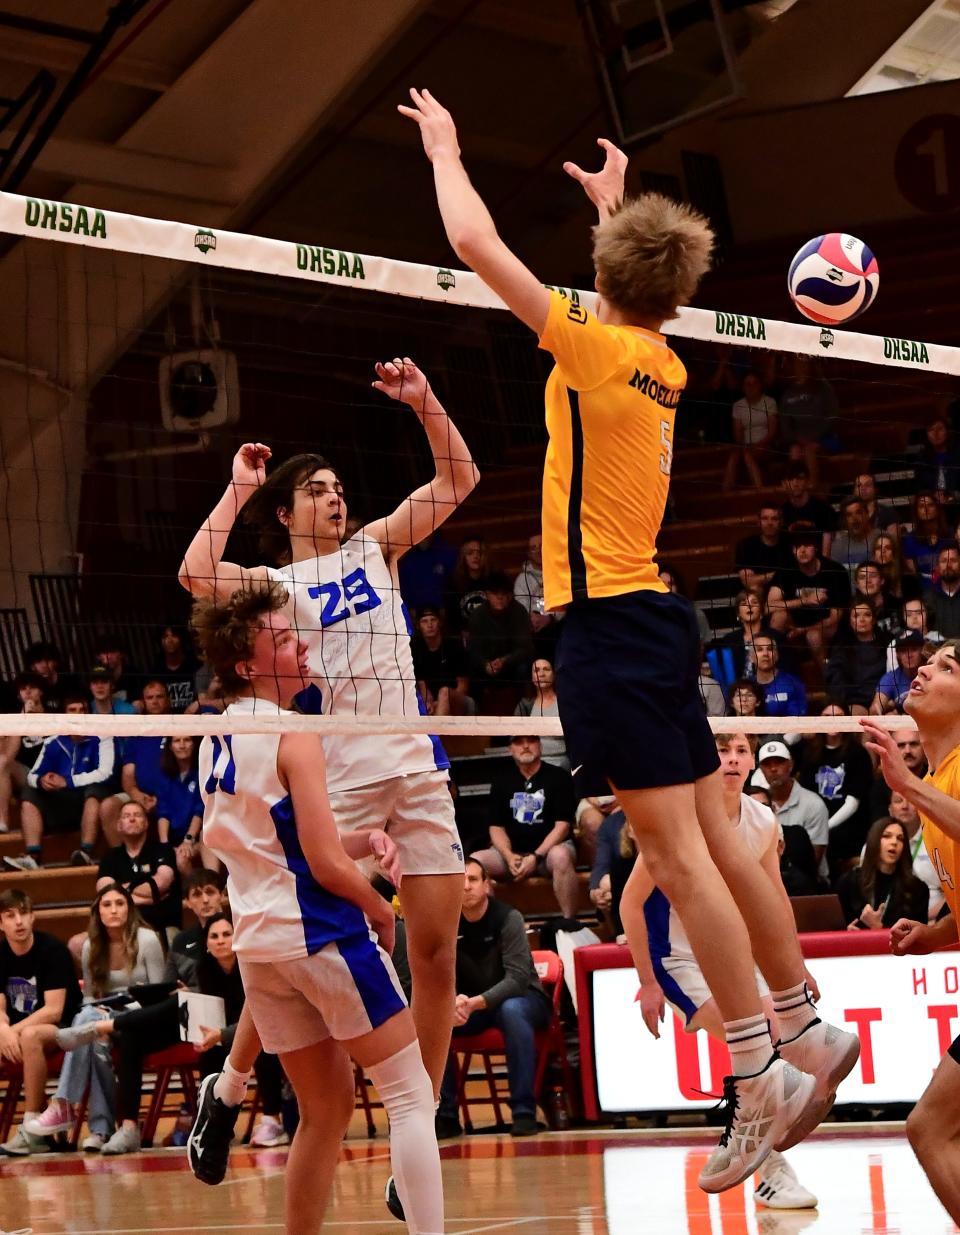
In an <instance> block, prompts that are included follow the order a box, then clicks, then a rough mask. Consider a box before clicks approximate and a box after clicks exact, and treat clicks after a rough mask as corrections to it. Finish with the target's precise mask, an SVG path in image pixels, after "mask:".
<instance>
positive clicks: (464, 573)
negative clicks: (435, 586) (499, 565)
mask: <svg viewBox="0 0 960 1235" xmlns="http://www.w3.org/2000/svg"><path fill="white" fill-rule="evenodd" d="M467 545H479V547H480V574H479V575H477V576H476V577H474V576H473V575H471V574H470V570H469V568H468V566H467ZM489 570H490V553H489V550H488V549H487V546H486V542H485V541H483V540H481V539H480V537H479V536H468V537H467V538H466V540H462V541H461V542H460V548H459V549H458V550H457V564H456V565H455V566H454V568H453V573H452V574H451V576H450V582H451V584H452V585H453V590H454V591H456V592H465V591H467V589H468V588H470V587H472V586H474V585H476V584H477V583H481V582H482V581H483V580H484V579H485V578H486V575H487V572H488V571H489Z"/></svg>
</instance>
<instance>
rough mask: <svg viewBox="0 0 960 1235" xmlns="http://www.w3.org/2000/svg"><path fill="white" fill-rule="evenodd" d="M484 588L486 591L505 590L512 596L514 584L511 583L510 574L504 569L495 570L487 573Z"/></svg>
mask: <svg viewBox="0 0 960 1235" xmlns="http://www.w3.org/2000/svg"><path fill="white" fill-rule="evenodd" d="M483 590H484V591H485V592H504V593H508V594H509V595H510V596H512V595H513V585H512V584H511V583H510V576H509V575H506V574H504V572H503V571H502V570H495V571H493V572H492V573H491V574H489V575H487V578H486V581H485V582H484V585H483Z"/></svg>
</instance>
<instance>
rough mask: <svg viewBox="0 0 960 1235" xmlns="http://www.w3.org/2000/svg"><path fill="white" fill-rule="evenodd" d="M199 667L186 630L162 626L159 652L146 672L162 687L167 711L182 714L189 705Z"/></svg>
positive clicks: (192, 698) (179, 627) (193, 694)
mask: <svg viewBox="0 0 960 1235" xmlns="http://www.w3.org/2000/svg"><path fill="white" fill-rule="evenodd" d="M199 668H200V662H199V661H198V660H197V658H196V655H195V654H194V651H193V647H192V646H191V643H190V635H189V633H188V632H187V630H186V629H185V628H184V627H182V626H164V628H163V630H162V631H161V632H160V653H159V655H158V656H157V659H156V660H155V661H154V662H153V667H152V668H151V670H150V673H151V676H152V677H153V678H154V679H155V680H156V681H158V682H163V684H164V685H165V686H166V688H167V694H168V695H169V697H170V711H171V712H174V713H179V712H183V711H185V710H186V708H187V706H188V705H189V704H191V703H192V702H193V700H194V698H195V697H196V692H195V690H194V678H195V677H196V673H197V670H198V669H199Z"/></svg>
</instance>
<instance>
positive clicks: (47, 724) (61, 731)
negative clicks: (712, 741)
mask: <svg viewBox="0 0 960 1235" xmlns="http://www.w3.org/2000/svg"><path fill="white" fill-rule="evenodd" d="M872 719H874V720H876V721H878V722H879V723H880V724H881V725H883V726H884V728H886V729H910V730H913V729H915V728H916V725H915V724H914V722H913V721H912V720H911V719H910V717H909V716H883V717H873V718H872ZM709 720H710V727H711V729H713V731H714V733H731V732H737V733H758V734H763V733H825V732H827V730H828V729H829V731H830V732H831V733H860V732H861V729H860V721H859V719H858V718H857V717H856V716H831V717H830V718H829V721H827V720H826V719H825V718H824V717H822V716H750V717H746V716H711V717H710V718H709ZM215 733H217V734H220V733H321V734H323V733H341V734H354V735H359V734H379V733H433V734H438V735H439V736H440V737H452V736H460V737H500V738H503V737H511V736H512V735H514V734H521V733H526V734H533V735H534V736H539V737H544V738H546V737H562V736H563V730H562V729H561V727H560V721H559V720H557V719H556V718H554V717H546V716H544V717H539V716H416V717H412V716H411V717H407V716H301V715H300V714H299V713H297V712H288V713H285V714H284V715H282V716H278V715H277V714H276V712H273V713H269V712H266V713H264V715H262V716H257V715H256V714H254V715H252V716H251V715H246V716H222V715H221V716H209V715H208V716H88V715H73V714H67V715H64V714H63V713H59V712H50V713H46V714H43V715H0V736H3V737H8V736H10V735H13V736H16V737H52V736H63V737H66V736H69V735H70V734H93V735H95V736H97V737H120V738H130V737H167V736H170V737H175V736H176V735H177V734H193V735H196V736H202V735H205V734H215Z"/></svg>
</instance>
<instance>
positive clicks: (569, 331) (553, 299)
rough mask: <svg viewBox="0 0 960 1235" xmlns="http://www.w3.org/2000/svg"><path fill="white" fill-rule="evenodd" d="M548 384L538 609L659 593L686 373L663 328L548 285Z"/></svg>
mask: <svg viewBox="0 0 960 1235" xmlns="http://www.w3.org/2000/svg"><path fill="white" fill-rule="evenodd" d="M540 346H541V347H542V348H543V349H544V351H547V352H550V353H552V355H553V357H554V359H555V360H556V362H557V363H556V366H555V367H554V370H553V372H552V373H551V374H550V377H549V378H548V380H547V387H546V392H545V398H546V412H547V433H548V434H549V437H550V441H549V445H548V446H547V457H546V461H545V464H544V475H543V588H544V607H545V608H547V609H557V608H560V607H561V606H563V605H566V604H569V603H570V602H571V601H572V600H581V599H585V598H588V597H590V598H594V597H598V596H621V595H624V594H625V593H628V592H636V591H641V590H643V589H649V590H652V591H657V592H665V591H666V588H665V587H664V585H663V584H662V583H661V582H660V572H659V571H658V569H657V564H656V561H655V555H656V541H657V534H658V533H659V531H660V524H661V521H662V519H663V511H664V507H665V505H666V501H667V490H668V488H669V486H670V467H671V464H672V462H673V422H674V417H675V413H676V406H677V403H678V401H679V399H680V392H681V391H682V390H683V387H684V385H685V383H686V380H687V373H686V370H685V369H684V367H683V365H682V364H681V362H680V360H679V359H678V358H677V357H676V356H675V355H674V353H673V352H672V351H671V350H670V348H669V347H668V346H667V343H666V340H665V339H664V338H663V336H662V335H659V334H656V333H655V332H654V331H652V330H644V329H642V328H641V327H639V326H606V325H603V324H601V323H600V322H599V321H598V320H597V318H596V317H595V316H594V314H592V313H590V312H589V311H588V310H587V309H585V308H584V307H583V306H582V305H579V304H573V303H572V302H571V301H569V300H567V299H566V298H565V297H563V296H561V295H560V294H559V292H551V293H550V312H549V315H548V317H547V324H546V326H545V328H544V331H543V334H542V335H541V337H540Z"/></svg>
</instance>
